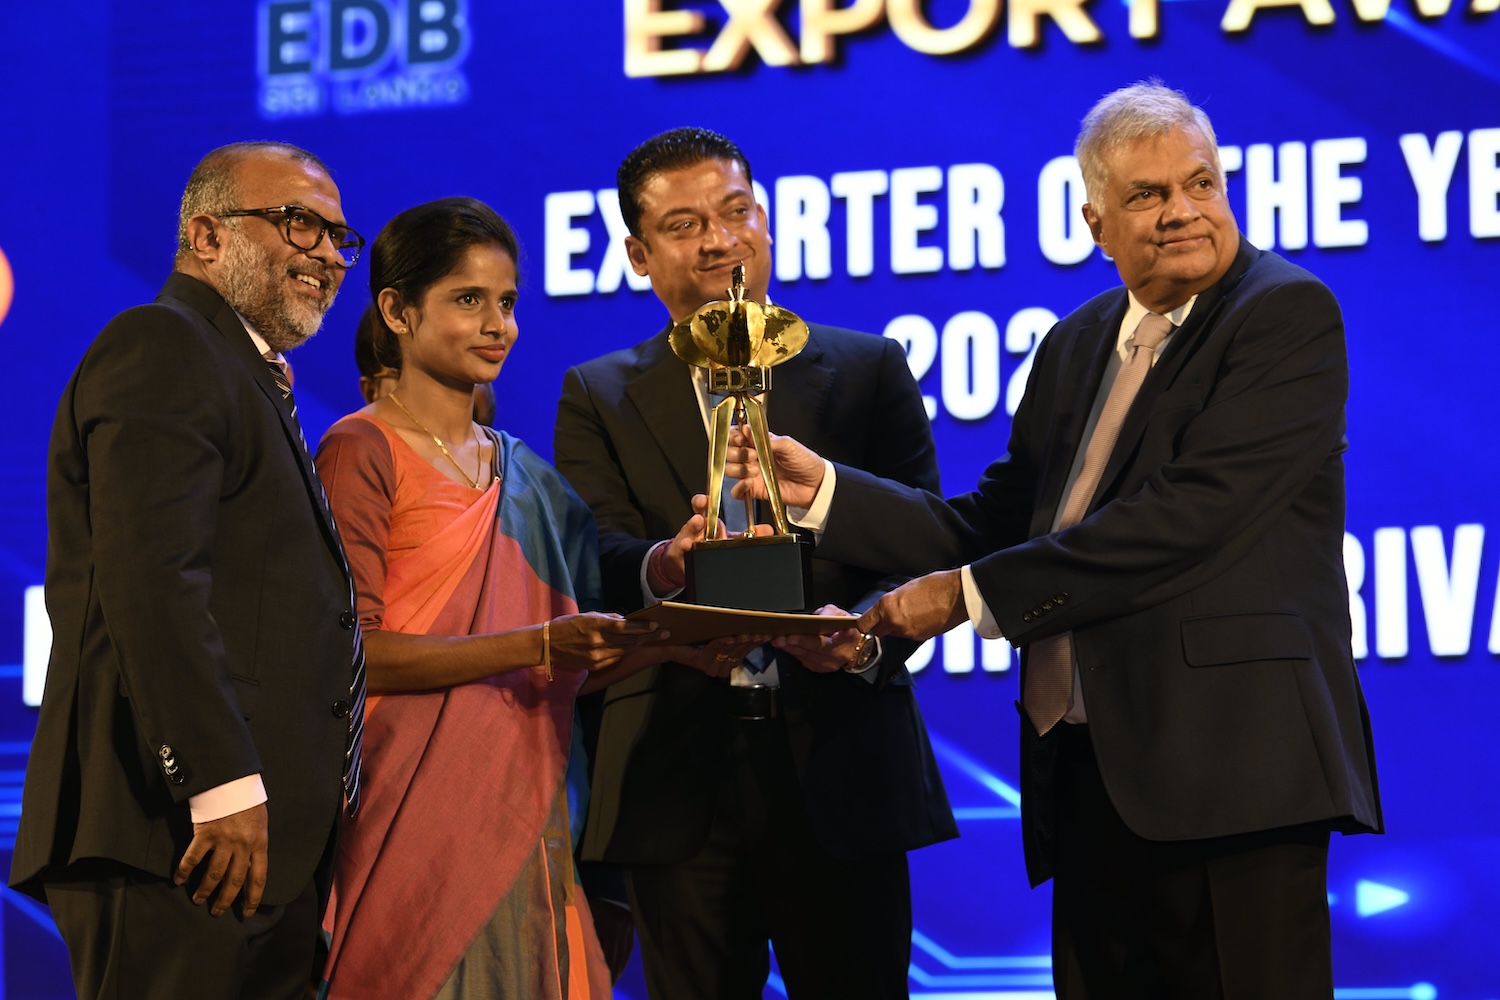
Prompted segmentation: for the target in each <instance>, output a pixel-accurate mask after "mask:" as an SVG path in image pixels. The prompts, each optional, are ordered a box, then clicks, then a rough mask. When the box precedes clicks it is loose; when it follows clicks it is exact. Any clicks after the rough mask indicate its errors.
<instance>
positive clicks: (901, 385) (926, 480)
mask: <svg viewBox="0 0 1500 1000" xmlns="http://www.w3.org/2000/svg"><path fill="white" fill-rule="evenodd" d="M879 347H880V353H879V357H878V358H877V359H876V365H875V367H874V371H873V373H872V374H873V377H874V378H875V380H876V381H875V391H874V394H873V405H872V413H871V420H870V424H869V431H868V439H867V444H866V449H865V450H866V457H865V460H864V461H863V462H862V463H861V467H862V474H863V475H866V476H868V477H870V478H872V479H876V480H884V481H888V482H891V483H895V484H899V485H900V486H901V487H903V488H904V489H907V490H920V491H924V492H927V493H930V494H937V493H938V491H939V490H941V488H942V486H941V473H940V471H939V468H938V461H937V446H936V445H935V444H934V443H933V440H932V422H931V421H930V420H928V419H927V408H926V404H924V403H923V401H922V390H921V389H920V388H918V386H917V382H916V379H914V378H912V374H911V369H910V367H908V365H907V363H906V354H905V352H903V351H902V350H901V346H900V345H899V344H898V343H896V342H895V341H894V340H890V339H888V338H885V337H881V338H879ZM859 377H868V376H867V375H865V374H864V373H860V376H859ZM845 430H847V428H845ZM840 474H842V472H841V473H840ZM835 495H837V494H835ZM818 555H819V556H820V557H823V558H828V557H830V556H831V555H832V553H831V552H829V551H826V550H825V549H824V546H823V545H822V544H821V543H820V544H819V546H818ZM838 561H841V562H852V563H853V564H854V565H860V563H859V562H858V561H851V560H838ZM864 568H866V569H869V570H872V571H873V572H879V573H884V572H887V571H888V570H889V569H890V567H881V566H879V565H870V564H869V563H868V562H866V563H865V565H864ZM905 580H906V577H904V576H899V575H895V576H887V577H885V579H882V580H881V581H880V582H879V583H877V584H876V585H875V586H874V587H873V588H872V589H871V590H870V591H868V592H867V593H865V594H864V595H863V596H862V597H861V598H860V599H859V600H857V601H856V602H854V606H853V607H851V608H849V609H848V610H849V611H852V612H854V613H855V614H860V613H862V612H864V611H865V610H867V609H868V608H869V607H870V606H871V605H873V604H874V603H875V602H876V601H877V600H879V599H880V596H881V595H882V594H884V593H885V592H886V591H888V590H891V589H892V588H894V587H897V586H899V585H900V584H901V583H903V582H905ZM919 645H921V644H920V643H917V642H912V641H911V640H908V639H902V638H899V637H896V636H888V637H886V638H885V639H883V640H882V642H881V656H880V661H879V663H878V664H877V665H876V666H875V669H874V672H873V676H871V675H865V680H866V681H868V682H873V683H874V684H875V685H876V686H877V687H878V686H880V685H882V684H884V683H886V682H887V681H889V680H890V678H891V677H893V676H895V675H896V674H897V673H899V672H900V671H901V668H902V667H903V666H904V665H905V663H906V660H907V658H908V657H910V656H911V654H912V653H914V652H916V650H917V647H918V646H919Z"/></svg>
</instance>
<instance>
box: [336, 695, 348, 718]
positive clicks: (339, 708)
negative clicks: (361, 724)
mask: <svg viewBox="0 0 1500 1000" xmlns="http://www.w3.org/2000/svg"><path fill="white" fill-rule="evenodd" d="M348 714H349V703H348V702H347V701H345V700H344V699H342V698H340V699H339V700H338V701H336V702H334V703H333V717H334V718H335V719H342V718H343V717H344V716H346V715H348Z"/></svg>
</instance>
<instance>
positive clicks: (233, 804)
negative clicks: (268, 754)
mask: <svg viewBox="0 0 1500 1000" xmlns="http://www.w3.org/2000/svg"><path fill="white" fill-rule="evenodd" d="M264 801H266V785H265V782H263V781H261V780H260V775H258V774H247V775H245V776H244V777H243V778H235V779H234V780H233V781H226V782H224V784H222V785H217V786H215V787H213V788H210V789H209V790H208V791H206V792H199V793H198V794H197V795H189V796H188V810H189V811H190V812H191V813H192V814H193V822H194V823H212V822H213V821H214V820H216V819H223V818H224V817H225V816H232V815H234V814H235V813H237V812H244V811H245V810H246V809H253V808H255V807H256V806H258V805H260V804H261V803H262V802H264Z"/></svg>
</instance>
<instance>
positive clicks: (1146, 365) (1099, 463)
mask: <svg viewBox="0 0 1500 1000" xmlns="http://www.w3.org/2000/svg"><path fill="white" fill-rule="evenodd" d="M1171 332H1172V321H1171V320H1169V319H1167V318H1166V317H1165V316H1160V315H1158V314H1156V313H1147V314H1146V316H1145V318H1144V319H1142V320H1141V322H1140V325H1139V326H1137V327H1136V328H1135V333H1134V334H1133V335H1132V336H1131V338H1130V340H1129V341H1128V342H1127V343H1126V347H1127V349H1128V350H1129V352H1130V357H1129V360H1127V361H1126V362H1125V363H1124V364H1123V365H1121V366H1120V370H1119V371H1118V372H1117V373H1116V374H1115V382H1114V385H1112V386H1110V388H1109V395H1108V396H1106V397H1105V399H1104V409H1103V410H1102V411H1101V412H1100V414H1099V422H1098V423H1097V424H1095V425H1094V433H1093V434H1092V435H1091V436H1090V437H1089V443H1088V447H1087V448H1085V449H1084V452H1083V468H1082V469H1081V470H1079V472H1078V478H1077V479H1076V480H1074V482H1073V489H1072V490H1070V491H1069V492H1068V502H1067V504H1066V505H1065V506H1064V507H1063V514H1062V518H1061V520H1059V521H1058V523H1057V528H1058V530H1059V531H1061V530H1062V529H1064V528H1071V527H1073V525H1075V524H1077V523H1078V522H1079V521H1081V520H1083V515H1084V513H1085V512H1086V511H1087V510H1088V508H1089V504H1090V503H1091V502H1092V501H1093V499H1094V491H1095V490H1097V489H1098V488H1099V479H1100V477H1101V476H1103V474H1104V466H1105V464H1106V463H1107V462H1108V461H1109V456H1110V453H1111V452H1112V451H1114V450H1115V441H1116V440H1118V439H1119V437H1120V427H1121V426H1122V425H1123V424H1124V423H1125V414H1126V413H1128V412H1130V404H1131V403H1132V402H1133V401H1134V400H1135V397H1136V393H1138V392H1140V389H1141V383H1142V382H1144V381H1145V380H1146V374H1147V373H1148V372H1150V371H1151V363H1152V361H1153V360H1154V359H1155V358H1156V349H1157V348H1158V347H1160V346H1161V342H1162V341H1163V340H1165V339H1166V338H1167V334H1169V333H1171ZM1072 699H1073V633H1072V632H1064V633H1063V634H1062V635H1054V636H1049V637H1048V638H1046V639H1038V640H1037V641H1036V642H1033V643H1032V644H1031V649H1030V651H1029V654H1028V655H1027V657H1026V673H1025V675H1024V676H1023V677H1022V679H1021V704H1022V706H1023V707H1024V708H1025V709H1026V715H1027V716H1028V717H1029V718H1030V719H1031V724H1032V726H1034V727H1035V728H1036V731H1037V735H1039V736H1040V735H1043V734H1045V733H1046V732H1047V730H1049V729H1051V728H1052V727H1053V726H1055V725H1057V723H1058V721H1059V720H1061V719H1062V717H1063V716H1064V715H1066V714H1067V712H1068V703H1069V702H1070V701H1072Z"/></svg>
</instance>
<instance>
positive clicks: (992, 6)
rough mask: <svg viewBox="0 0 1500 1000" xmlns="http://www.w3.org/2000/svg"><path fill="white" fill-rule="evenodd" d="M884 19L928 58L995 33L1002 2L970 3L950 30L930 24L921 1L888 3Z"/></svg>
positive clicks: (971, 0) (891, 0)
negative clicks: (992, 32) (923, 11)
mask: <svg viewBox="0 0 1500 1000" xmlns="http://www.w3.org/2000/svg"><path fill="white" fill-rule="evenodd" d="M1078 2H1079V3H1083V2H1084V0H1078ZM885 16H886V19H887V20H888V21H890V24H891V30H892V31H894V32H895V33H896V37H898V38H900V39H901V40H902V41H903V42H905V43H906V45H907V47H908V48H911V49H915V50H916V51H918V52H922V53H925V54H927V55H929V56H946V55H952V54H953V53H955V52H963V51H964V50H965V49H970V48H973V47H974V46H975V45H978V44H979V43H980V42H982V41H983V40H984V38H985V36H986V35H988V34H989V33H990V32H991V31H993V30H994V28H995V25H996V24H998V23H999V21H1000V0H969V9H968V11H967V12H966V13H965V14H964V16H963V17H962V18H961V19H960V20H959V22H958V23H957V24H955V25H953V26H952V27H951V28H934V27H933V26H932V25H931V24H928V23H927V18H926V17H925V16H924V15H923V13H922V4H921V0H886V5H885Z"/></svg>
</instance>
